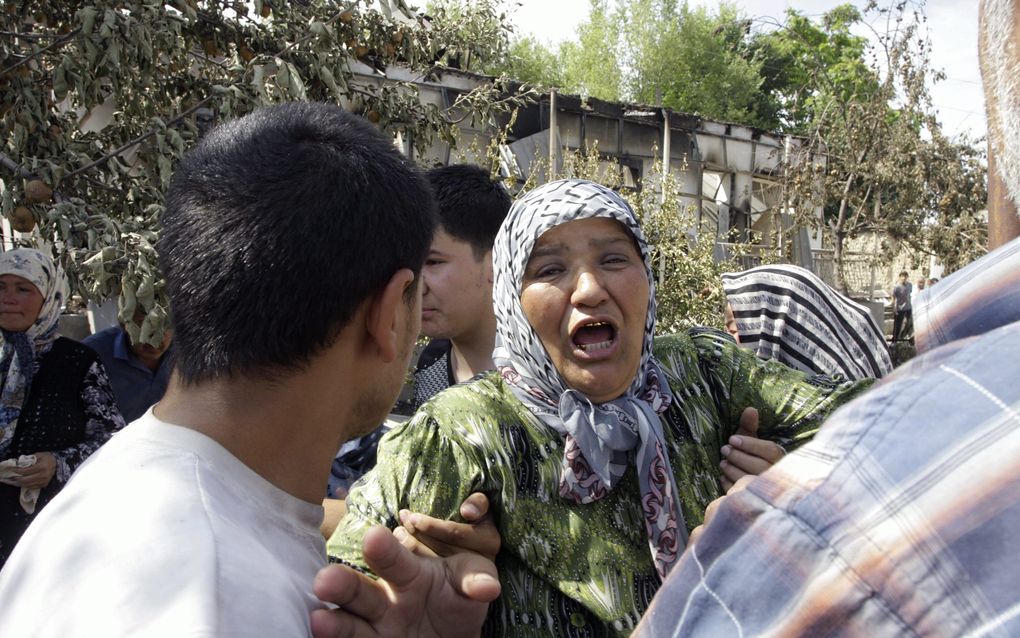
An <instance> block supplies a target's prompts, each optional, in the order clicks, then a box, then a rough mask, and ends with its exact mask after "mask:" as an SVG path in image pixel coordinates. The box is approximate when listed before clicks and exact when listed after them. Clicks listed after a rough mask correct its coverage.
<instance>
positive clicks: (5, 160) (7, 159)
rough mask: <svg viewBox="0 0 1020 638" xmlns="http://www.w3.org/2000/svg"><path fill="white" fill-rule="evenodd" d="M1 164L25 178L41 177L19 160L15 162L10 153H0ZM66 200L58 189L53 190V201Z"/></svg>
mask: <svg viewBox="0 0 1020 638" xmlns="http://www.w3.org/2000/svg"><path fill="white" fill-rule="evenodd" d="M0 164H3V165H4V166H6V167H7V168H8V169H10V170H11V172H12V173H14V174H16V175H18V176H20V177H22V178H24V179H39V176H38V175H36V174H35V173H33V172H32V171H30V170H28V169H27V168H25V167H24V166H22V165H21V164H18V163H17V162H15V161H14V160H13V159H12V158H11V156H10V155H8V154H7V153H0ZM64 200H65V197H64V196H63V195H61V194H60V193H59V192H57V191H53V201H55V202H56V203H58V204H59V203H61V202H63V201H64Z"/></svg>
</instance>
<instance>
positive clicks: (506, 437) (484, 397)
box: [327, 329, 871, 636]
mask: <svg viewBox="0 0 1020 638" xmlns="http://www.w3.org/2000/svg"><path fill="white" fill-rule="evenodd" d="M655 356H656V358H657V359H658V361H659V363H660V364H661V365H662V368H663V370H664V371H665V373H666V375H667V377H668V381H669V385H670V388H671V389H672V391H673V395H674V404H673V406H672V407H671V408H670V409H669V410H668V411H667V412H665V413H664V414H663V415H662V417H661V418H662V419H663V429H664V431H665V436H666V441H667V445H668V447H669V457H670V463H671V464H672V467H673V471H674V472H675V473H676V485H677V488H678V492H679V496H680V504H681V509H682V511H683V516H684V520H685V522H686V525H687V528H688V530H690V529H693V528H694V527H696V526H697V525H698V524H700V523H701V521H702V517H703V515H704V511H705V507H706V506H707V505H708V504H709V502H711V501H712V500H713V499H715V498H716V497H718V496H720V495H721V494H722V488H721V486H720V484H719V461H720V451H719V450H720V448H721V447H722V446H723V445H724V443H725V441H726V439H727V438H728V437H729V435H730V434H732V433H733V432H734V431H735V430H736V429H737V425H738V420H739V417H740V413H741V412H742V411H743V409H744V408H745V407H748V406H753V407H756V408H758V411H759V420H760V425H759V436H761V437H763V438H768V439H771V440H774V441H776V442H778V443H780V444H781V445H783V446H784V447H786V448H787V449H792V448H794V447H797V446H798V445H800V444H801V443H803V442H805V441H807V440H808V439H810V438H811V437H812V436H813V435H814V433H815V432H816V431H817V429H818V426H819V425H820V424H821V422H822V421H823V420H824V418H825V417H826V416H827V415H828V414H829V413H830V412H831V411H832V410H833V409H834V408H836V407H837V406H839V405H842V404H843V403H846V402H847V401H849V400H850V399H851V398H853V397H854V396H856V395H857V394H859V393H860V392H861V391H863V390H864V389H865V388H866V387H867V386H868V385H870V383H871V381H870V380H868V381H862V382H855V383H850V382H838V381H836V380H833V379H829V378H826V377H817V376H816V377H808V376H807V375H805V374H804V373H802V372H797V371H794V370H792V369H790V368H787V367H785V366H783V365H781V364H778V363H774V362H765V361H762V360H760V359H758V358H757V357H756V356H755V355H754V353H753V352H751V351H749V350H745V349H741V348H739V347H738V346H736V345H735V344H734V343H733V342H732V341H731V340H730V339H729V338H728V337H727V336H725V335H723V334H722V333H719V332H716V331H713V330H706V329H696V330H692V331H691V332H690V333H688V334H685V335H674V336H668V337H659V338H657V339H656V341H655ZM562 459H563V441H562V438H561V436H560V435H559V434H557V433H556V432H555V431H553V430H552V429H550V428H548V427H547V426H545V425H543V424H542V423H540V422H539V421H538V420H537V419H536V418H535V417H534V416H533V415H532V414H531V412H530V411H528V409H527V408H525V407H524V405H523V404H522V403H521V402H520V401H518V400H517V399H516V398H515V397H514V396H513V394H512V393H511V391H510V389H509V388H508V387H507V386H506V384H504V383H503V381H502V379H501V378H500V377H499V376H498V374H496V373H494V372H493V373H489V374H487V375H485V376H483V377H481V378H479V379H478V380H475V381H473V382H471V383H468V384H463V385H458V386H454V387H452V388H450V389H448V390H446V391H445V392H442V393H440V394H439V395H437V396H436V397H434V398H433V399H432V400H431V401H429V402H428V403H426V404H425V405H424V406H422V408H421V409H420V410H419V411H418V412H417V414H416V415H415V417H414V418H413V419H412V420H411V421H409V422H408V423H406V424H404V425H403V426H400V427H398V428H396V429H394V430H392V431H391V432H389V433H388V434H387V435H386V437H384V438H383V439H382V441H381V442H380V444H379V456H378V464H377V465H376V467H375V469H374V470H373V471H372V472H370V473H369V474H367V475H366V476H365V477H364V478H363V479H362V480H361V481H360V482H359V483H357V484H356V485H355V486H354V488H353V489H352V490H351V493H350V496H349V498H348V500H347V508H348V511H347V515H346V516H345V517H344V519H343V520H342V521H341V524H340V526H339V527H338V528H337V530H336V532H335V533H334V534H333V536H332V538H330V540H329V542H328V544H327V551H328V553H329V555H330V558H331V560H334V561H339V562H344V563H348V564H353V565H355V566H357V567H359V568H365V564H364V562H363V560H362V557H361V541H362V537H363V535H364V533H365V532H366V531H367V530H368V529H369V528H370V527H371V526H373V525H378V524H384V525H387V526H389V527H390V528H393V527H395V526H396V525H397V518H396V517H397V512H398V511H399V510H401V509H405V508H406V509H410V510H412V511H416V512H424V513H427V514H430V515H432V516H436V517H439V518H454V519H458V520H459V516H458V514H457V512H458V508H459V506H460V504H461V502H462V501H463V500H464V498H465V497H467V496H468V495H469V494H470V493H472V492H476V491H480V492H484V493H486V494H487V495H488V497H489V499H490V501H491V503H492V508H493V511H494V512H495V518H496V524H497V526H498V528H499V531H500V534H501V535H502V538H503V546H502V549H501V551H500V553H499V555H498V556H497V559H496V564H497V567H498V568H499V575H500V581H501V584H502V587H503V593H502V595H501V596H500V598H499V599H498V600H497V601H495V602H493V603H492V604H491V605H490V608H489V616H488V619H487V621H486V624H485V627H484V629H483V635H495V636H536V635H555V636H615V635H628V634H629V633H630V631H631V630H632V629H633V628H634V627H635V626H636V625H637V623H638V620H639V619H640V618H641V615H642V614H643V613H644V610H645V609H646V608H647V606H648V604H649V602H650V601H651V599H652V597H653V596H654V594H655V592H656V590H657V589H658V587H659V584H660V581H659V578H658V576H657V574H656V572H655V567H654V565H653V563H652V558H651V553H650V550H649V546H648V536H647V534H646V531H645V526H644V522H643V519H642V514H641V511H640V497H639V487H638V480H637V476H636V473H635V472H634V470H633V469H631V470H630V471H629V472H628V473H627V474H626V475H625V477H624V480H623V481H621V482H620V483H619V484H618V485H617V486H616V487H615V488H614V489H613V491H612V492H611V493H610V494H609V495H608V496H606V497H605V498H602V499H601V500H598V501H596V502H594V503H591V504H588V505H576V504H573V503H571V502H569V501H567V500H564V499H562V498H560V497H559V495H558V492H559V481H560V467H561V463H562Z"/></svg>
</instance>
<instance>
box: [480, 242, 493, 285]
mask: <svg viewBox="0 0 1020 638" xmlns="http://www.w3.org/2000/svg"><path fill="white" fill-rule="evenodd" d="M482 261H484V262H485V277H486V278H487V279H488V280H489V283H490V284H491V283H492V279H493V276H492V271H493V268H492V249H491V248H490V249H489V250H487V251H485V256H483V257H482Z"/></svg>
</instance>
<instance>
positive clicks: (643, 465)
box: [493, 179, 687, 578]
mask: <svg viewBox="0 0 1020 638" xmlns="http://www.w3.org/2000/svg"><path fill="white" fill-rule="evenodd" d="M597 217H602V218H608V219H614V220H616V221H618V222H619V223H620V224H622V225H623V226H624V227H625V228H626V229H627V230H628V231H629V232H630V233H631V234H632V235H633V236H634V239H635V240H636V242H637V245H638V248H639V250H640V252H641V257H642V259H643V260H644V265H645V271H646V273H647V276H648V286H649V298H648V314H647V316H646V319H645V326H644V331H645V336H644V346H643V348H642V352H641V362H640V364H639V367H638V372H637V374H636V375H635V377H634V381H633V383H631V385H630V387H629V388H628V390H627V392H625V393H624V394H623V395H622V396H620V397H619V398H617V399H614V400H612V401H608V402H606V403H599V404H594V403H592V402H591V401H590V400H589V399H588V397H586V396H585V395H584V394H582V393H580V392H578V391H576V390H573V389H571V388H569V387H568V386H567V385H566V383H565V382H564V380H563V377H562V376H561V375H560V373H559V372H558V371H557V370H556V368H555V367H554V366H553V363H552V361H551V359H550V358H549V355H548V353H547V352H546V350H545V347H544V346H543V345H542V342H541V341H540V340H539V338H538V335H537V334H535V330H534V328H533V327H532V326H531V324H530V323H529V322H528V319H527V317H526V316H525V314H524V309H523V307H522V306H521V291H522V287H523V281H524V271H525V268H526V267H527V264H528V259H529V258H530V257H531V251H532V249H533V248H534V247H535V242H536V241H537V240H538V238H539V237H540V236H541V235H542V234H543V233H545V232H546V231H548V230H550V229H552V228H555V227H556V226H559V225H561V224H566V223H569V222H572V221H577V220H582V219H591V218H597ZM493 265H494V280H493V299H494V306H495V311H496V349H495V351H494V352H493V361H494V362H495V364H496V367H497V369H498V370H499V371H500V374H501V375H502V377H503V379H504V380H505V381H506V382H507V383H508V384H509V386H510V388H511V390H512V392H513V393H514V395H515V396H516V397H517V398H518V399H520V400H521V402H523V403H524V405H525V406H527V407H528V408H529V409H530V410H531V411H532V412H533V413H534V414H535V415H536V416H537V417H538V418H539V419H540V420H541V421H542V422H543V423H545V424H546V425H548V426H549V427H551V428H553V429H554V430H556V431H557V432H559V433H560V434H562V435H563V437H564V457H563V465H562V474H561V479H560V495H561V496H562V497H564V498H567V499H570V500H573V501H574V502H577V503H591V502H593V501H596V500H598V499H600V498H602V497H604V496H605V495H606V494H608V493H609V492H610V491H611V490H612V489H613V487H614V486H615V485H616V484H617V483H618V482H619V480H620V479H621V478H622V477H623V475H624V472H626V470H627V467H628V466H629V465H630V464H631V463H633V464H634V465H635V466H636V469H637V474H638V481H639V484H640V487H641V508H642V512H643V514H644V518H645V528H646V531H647V532H648V540H649V546H650V548H651V552H652V558H653V560H654V562H655V568H656V570H657V571H658V573H659V576H660V577H662V578H665V577H666V575H667V574H668V573H669V570H670V568H671V567H672V566H673V564H674V563H675V562H676V559H677V557H678V556H679V554H680V552H681V551H682V550H683V547H684V546H685V545H686V541H687V532H686V528H685V527H684V524H683V517H682V514H681V512H680V507H679V502H678V500H677V492H676V484H675V480H674V477H673V471H672V468H671V467H670V464H669V457H668V456H667V455H666V446H665V440H664V438H663V433H662V423H661V421H660V420H659V416H658V415H659V414H661V413H663V412H665V411H666V409H667V408H668V407H669V404H670V402H671V401H672V394H671V393H670V390H669V385H668V384H667V383H666V377H665V374H664V373H663V371H662V368H661V367H660V366H659V364H658V363H657V362H656V361H655V359H654V357H653V356H652V340H653V338H654V333H653V330H654V327H655V282H654V278H653V276H652V269H651V262H650V258H649V250H648V244H647V242H646V241H645V238H644V235H643V234H642V232H641V229H640V227H639V226H638V223H637V218H636V217H635V216H634V212H633V211H632V210H631V208H630V206H629V205H628V204H627V202H625V201H624V200H623V198H621V197H620V196H619V195H618V194H617V193H615V192H613V191H612V190H610V189H608V188H606V187H604V186H601V185H599V184H595V183H593V182H588V181H584V180H577V179H571V180H561V181H556V182H550V183H548V184H546V185H544V186H541V187H539V188H536V189H535V190H533V191H531V192H529V193H527V194H526V195H524V196H523V197H522V198H521V199H519V200H517V202H515V203H514V205H513V207H512V208H511V209H510V212H509V214H508V215H507V218H506V220H505V221H504V222H503V225H502V226H501V227H500V229H499V233H498V234H497V235H496V241H495V245H494V246H493Z"/></svg>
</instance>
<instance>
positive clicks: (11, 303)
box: [0, 275, 43, 332]
mask: <svg viewBox="0 0 1020 638" xmlns="http://www.w3.org/2000/svg"><path fill="white" fill-rule="evenodd" d="M42 305H43V296H42V293H40V292H39V289H38V288H36V287H35V284H33V283H32V282H30V281H29V280H27V279H25V278H24V277H19V276H17V275H0V328H3V329H4V330H7V331H9V332H24V331H26V330H28V329H29V328H30V327H31V326H32V324H33V323H35V320H36V319H37V318H38V317H39V311H40V310H41V309H42Z"/></svg>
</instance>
